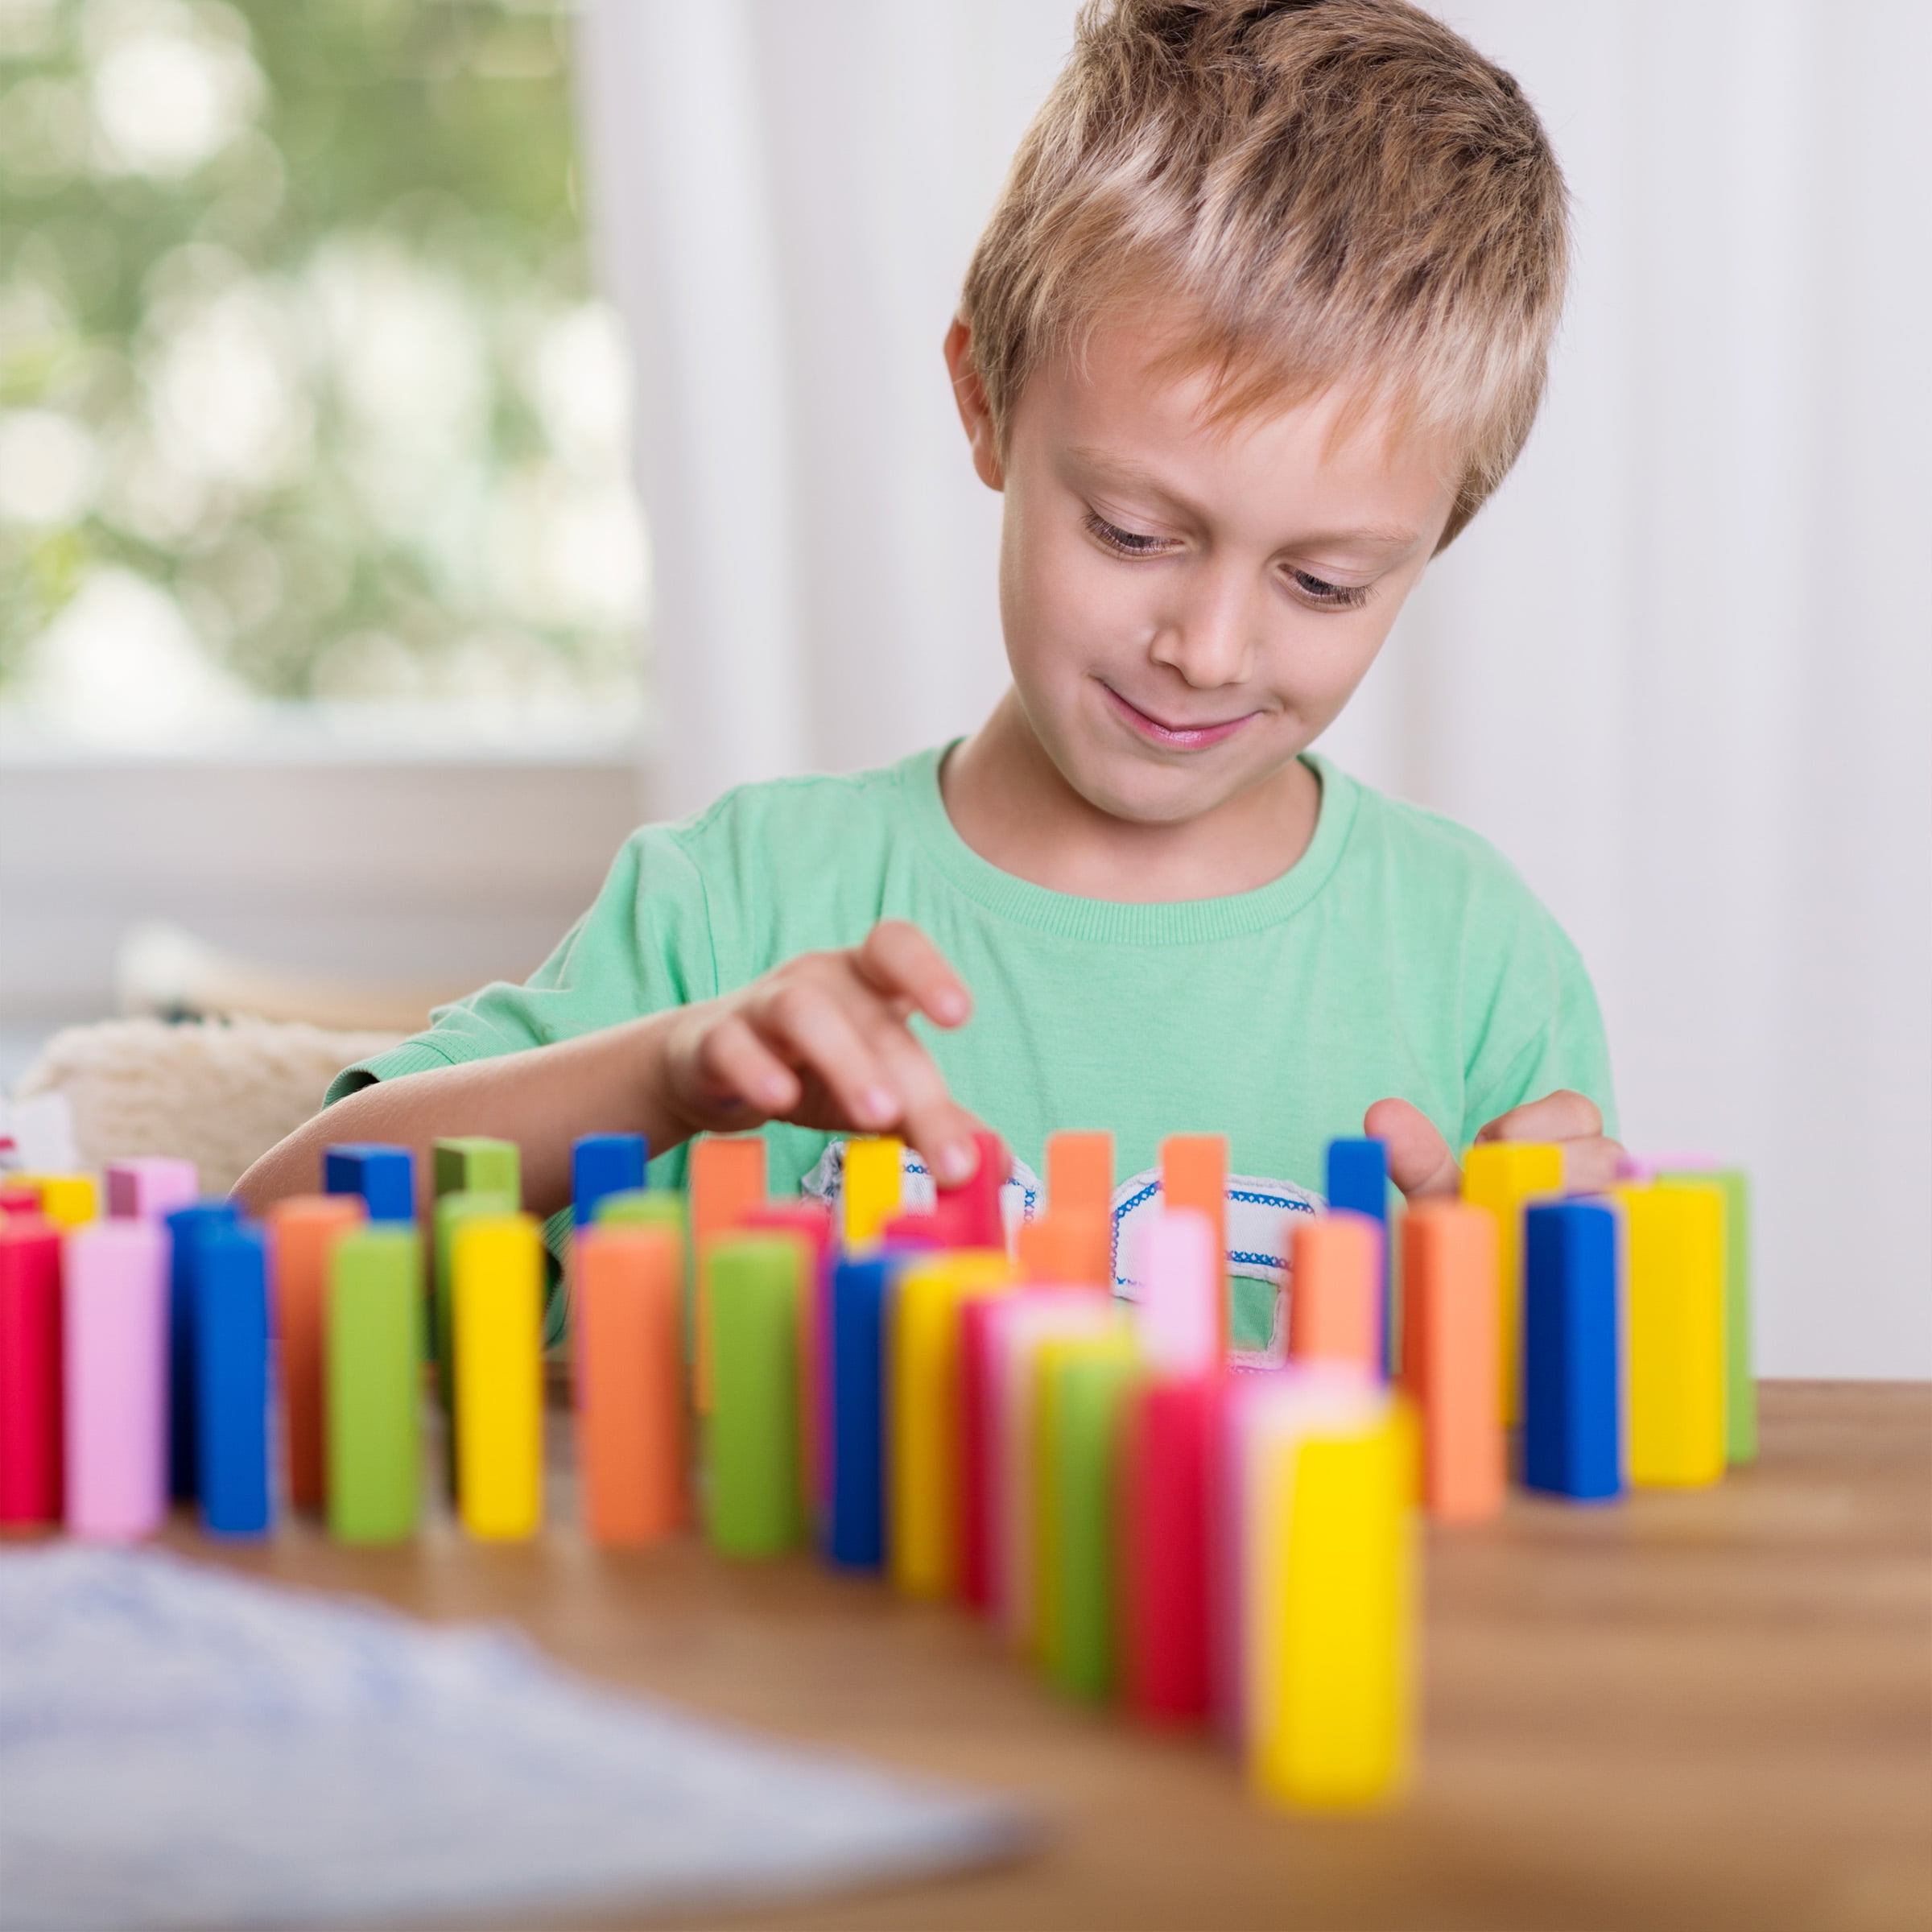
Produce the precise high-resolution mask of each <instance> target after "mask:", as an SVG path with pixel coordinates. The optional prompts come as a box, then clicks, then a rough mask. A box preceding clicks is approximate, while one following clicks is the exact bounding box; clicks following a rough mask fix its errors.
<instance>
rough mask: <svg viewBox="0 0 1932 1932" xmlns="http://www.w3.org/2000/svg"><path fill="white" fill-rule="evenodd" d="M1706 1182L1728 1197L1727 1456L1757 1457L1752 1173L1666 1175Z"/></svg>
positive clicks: (1736, 1459) (1737, 1459) (1712, 1170)
mask: <svg viewBox="0 0 1932 1932" xmlns="http://www.w3.org/2000/svg"><path fill="white" fill-rule="evenodd" d="M1663 1178H1664V1179H1666V1180H1670V1181H1707V1182H1708V1183H1710V1184H1711V1186H1712V1187H1716V1188H1718V1189H1719V1190H1721V1191H1722V1192H1723V1194H1724V1438H1725V1441H1724V1455H1725V1459H1726V1460H1727V1461H1728V1462H1733V1463H1754V1462H1756V1461H1757V1380H1756V1378H1755V1377H1753V1376H1752V1373H1751V1177H1750V1176H1749V1175H1748V1174H1746V1173H1745V1172H1744V1169H1743V1168H1741V1167H1707V1168H1703V1169H1700V1170H1691V1171H1686V1172H1685V1173H1682V1174H1666V1175H1665V1176H1664V1177H1663Z"/></svg>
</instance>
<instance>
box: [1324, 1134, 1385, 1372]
mask: <svg viewBox="0 0 1932 1932" xmlns="http://www.w3.org/2000/svg"><path fill="white" fill-rule="evenodd" d="M1326 1191H1327V1195H1328V1205H1329V1206H1330V1207H1331V1208H1347V1209H1348V1212H1350V1213H1352V1214H1365V1215H1367V1216H1368V1217H1369V1220H1372V1221H1373V1222H1375V1223H1376V1224H1377V1225H1378V1226H1379V1227H1380V1228H1381V1231H1382V1373H1384V1374H1385V1375H1393V1374H1394V1373H1395V1371H1396V1366H1397V1364H1396V1360H1395V1350H1396V1343H1397V1336H1396V1323H1395V1307H1394V1284H1393V1274H1392V1273H1391V1270H1390V1269H1389V1144H1388V1142H1387V1141H1373V1140H1369V1139H1367V1138H1365V1137H1356V1138H1352V1139H1343V1140H1336V1141H1330V1142H1329V1143H1328V1172H1327V1190H1326Z"/></svg>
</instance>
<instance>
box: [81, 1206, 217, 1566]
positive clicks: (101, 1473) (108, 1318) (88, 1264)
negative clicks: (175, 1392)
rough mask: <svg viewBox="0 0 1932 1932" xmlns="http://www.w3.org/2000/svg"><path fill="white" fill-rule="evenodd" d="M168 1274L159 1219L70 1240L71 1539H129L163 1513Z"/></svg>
mask: <svg viewBox="0 0 1932 1932" xmlns="http://www.w3.org/2000/svg"><path fill="white" fill-rule="evenodd" d="M190 1173H191V1174H192V1169H191V1170H190ZM167 1271H168V1237H167V1228H164V1227H163V1226H162V1225H161V1224H159V1222H156V1221H152V1220H134V1219H124V1220H106V1221H96V1222H94V1223H93V1224H92V1225H91V1226H89V1227H85V1228H78V1229H76V1231H75V1232H73V1233H72V1234H71V1235H69V1236H68V1240H67V1255H66V1269H65V1273H66V1277H67V1280H66V1291H67V1307H66V1310H65V1313H66V1318H67V1321H66V1330H67V1333H66V1342H67V1389H66V1394H67V1402H66V1422H67V1526H68V1529H69V1530H71V1531H72V1533H73V1534H75V1535H76V1536H79V1537H86V1538H91V1539H92V1540H93V1541H96V1542H130V1541H131V1540H133V1539H134V1538H137V1537H142V1536H147V1535H151V1534H152V1533H153V1532H154V1531H155V1530H156V1529H158V1528H159V1526H160V1523H161V1519H162V1517H163V1515H164V1514H165V1513H167Z"/></svg>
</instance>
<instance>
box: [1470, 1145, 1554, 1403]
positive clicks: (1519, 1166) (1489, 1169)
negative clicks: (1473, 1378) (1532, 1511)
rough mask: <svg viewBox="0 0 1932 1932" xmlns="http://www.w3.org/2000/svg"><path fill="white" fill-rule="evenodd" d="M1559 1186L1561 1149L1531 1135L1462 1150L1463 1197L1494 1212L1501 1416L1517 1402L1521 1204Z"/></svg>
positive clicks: (1519, 1393) (1519, 1396)
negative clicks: (1465, 1151)
mask: <svg viewBox="0 0 1932 1932" xmlns="http://www.w3.org/2000/svg"><path fill="white" fill-rule="evenodd" d="M1562 1192H1563V1149H1562V1148H1561V1147H1558V1146H1554V1145H1545V1144H1544V1143H1542V1142H1540V1141H1484V1142H1482V1143H1480V1145H1478V1146H1474V1147H1472V1148H1470V1149H1469V1150H1468V1152H1467V1153H1465V1154H1463V1199H1464V1200H1466V1201H1468V1202H1470V1203H1472V1204H1473V1205H1474V1206H1476V1207H1478V1208H1488V1210H1489V1212H1491V1213H1492V1214H1493V1215H1494V1216H1496V1340H1497V1345H1498V1347H1499V1348H1501V1361H1500V1362H1499V1364H1498V1368H1499V1369H1500V1372H1501V1381H1500V1382H1499V1383H1498V1385H1497V1386H1498V1389H1499V1392H1500V1393H1501V1398H1502V1419H1503V1421H1504V1422H1505V1423H1509V1422H1515V1421H1516V1420H1517V1411H1518V1410H1519V1409H1520V1408H1521V1406H1522V1387H1521V1384H1522V1379H1523V1378H1522V1369H1521V1359H1522V1335H1523V1208H1524V1205H1525V1203H1527V1202H1530V1201H1533V1200H1535V1199H1538V1198H1539V1197H1541V1196H1542V1195H1552V1194H1561V1193H1562Z"/></svg>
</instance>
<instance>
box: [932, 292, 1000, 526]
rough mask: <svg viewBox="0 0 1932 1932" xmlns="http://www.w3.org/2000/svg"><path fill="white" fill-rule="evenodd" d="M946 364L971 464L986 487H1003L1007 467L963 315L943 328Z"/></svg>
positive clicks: (969, 329)
mask: <svg viewBox="0 0 1932 1932" xmlns="http://www.w3.org/2000/svg"><path fill="white" fill-rule="evenodd" d="M946 367H947V370H948V371H949V372H950V373H951V374H952V399H953V402H954V403H956V405H957V406H958V408H959V412H960V423H962V424H963V425H964V428H965V431H966V440H967V441H968V443H970V444H972V467H973V468H974V469H976V470H977V471H978V472H979V477H980V481H981V482H982V483H984V484H985V485H986V487H987V488H988V489H1005V487H1006V471H1005V465H1004V464H1001V461H1000V450H999V439H998V437H997V436H995V435H994V434H993V410H992V408H991V407H990V406H989V403H987V400H986V386H985V384H984V383H983V382H980V372H979V369H977V367H976V365H974V362H973V359H972V329H971V328H968V326H967V324H966V323H965V321H964V320H963V319H960V320H955V321H954V323H953V325H952V328H949V329H947V332H946Z"/></svg>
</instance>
